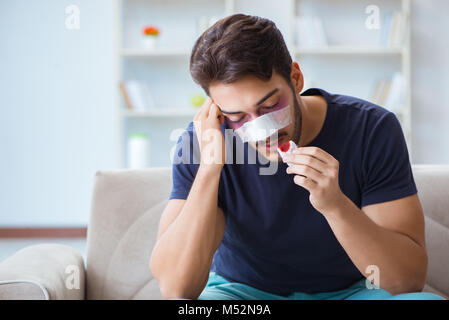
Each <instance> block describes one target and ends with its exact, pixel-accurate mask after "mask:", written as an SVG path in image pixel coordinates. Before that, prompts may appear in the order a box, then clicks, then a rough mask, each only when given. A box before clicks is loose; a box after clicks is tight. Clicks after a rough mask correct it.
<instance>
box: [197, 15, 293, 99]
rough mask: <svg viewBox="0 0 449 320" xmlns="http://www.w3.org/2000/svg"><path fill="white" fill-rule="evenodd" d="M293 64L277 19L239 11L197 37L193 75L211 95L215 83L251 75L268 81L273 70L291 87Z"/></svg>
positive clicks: (228, 81)
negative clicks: (211, 85) (277, 24)
mask: <svg viewBox="0 0 449 320" xmlns="http://www.w3.org/2000/svg"><path fill="white" fill-rule="evenodd" d="M291 64H292V58H291V56H290V53H289V52H288V49H287V46H286V44H285V41H284V38H283V36H282V34H281V32H280V31H279V29H278V28H277V27H276V25H275V24H274V22H273V21H271V20H268V19H264V18H261V17H257V16H250V15H245V14H240V13H238V14H234V15H231V16H228V17H225V18H223V19H221V20H219V21H217V22H216V23H215V24H214V25H213V26H211V27H210V28H208V29H207V30H206V31H204V33H203V34H202V35H201V36H200V37H199V38H198V39H197V41H196V42H195V45H194V46H193V49H192V55H191V56H190V74H191V75H192V78H193V80H194V81H195V82H196V83H197V84H199V85H200V86H201V87H202V88H203V89H204V91H205V92H206V93H207V95H209V85H210V84H211V83H212V82H215V81H217V82H223V83H232V82H234V81H237V80H239V79H241V78H243V77H244V76H247V75H252V76H256V77H258V78H260V79H262V80H266V81H268V80H269V79H270V78H271V76H272V72H273V70H274V71H276V72H277V73H278V74H280V75H281V76H282V77H283V78H284V79H285V80H286V81H287V83H288V84H289V85H290V86H291V80H290V72H291Z"/></svg>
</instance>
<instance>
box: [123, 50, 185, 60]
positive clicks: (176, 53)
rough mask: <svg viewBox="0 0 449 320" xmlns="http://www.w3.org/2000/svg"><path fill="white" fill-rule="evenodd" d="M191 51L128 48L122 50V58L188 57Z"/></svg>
mask: <svg viewBox="0 0 449 320" xmlns="http://www.w3.org/2000/svg"><path fill="white" fill-rule="evenodd" d="M190 51H191V50H190V49H154V50H148V49H140V48H134V49H133V48H126V49H120V55H121V56H122V57H183V58H185V57H188V56H189V55H190Z"/></svg>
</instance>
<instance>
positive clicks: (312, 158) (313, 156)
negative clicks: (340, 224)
mask: <svg viewBox="0 0 449 320" xmlns="http://www.w3.org/2000/svg"><path fill="white" fill-rule="evenodd" d="M284 162H288V163H289V164H290V167H288V168H287V173H289V174H294V175H295V176H294V178H293V181H294V182H295V183H296V184H297V185H299V186H301V187H303V188H305V189H307V190H308V191H309V192H310V196H309V199H310V203H311V204H312V205H313V207H314V208H315V209H316V210H318V211H319V212H321V213H322V214H323V215H326V214H327V213H330V212H333V211H334V210H335V209H337V208H339V207H340V205H341V204H343V203H344V201H345V200H346V199H347V198H346V196H345V195H344V194H343V192H342V191H341V189H340V185H339V183H338V171H339V163H338V161H337V159H335V158H334V157H333V156H331V155H330V154H329V153H327V152H325V151H324V150H322V149H320V148H318V147H300V148H297V149H295V150H293V153H292V154H289V155H287V156H286V157H284Z"/></svg>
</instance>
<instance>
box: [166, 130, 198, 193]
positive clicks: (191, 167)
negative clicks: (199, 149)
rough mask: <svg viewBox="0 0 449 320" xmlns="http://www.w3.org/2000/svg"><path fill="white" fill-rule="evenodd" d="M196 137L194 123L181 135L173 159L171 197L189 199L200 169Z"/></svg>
mask: <svg viewBox="0 0 449 320" xmlns="http://www.w3.org/2000/svg"><path fill="white" fill-rule="evenodd" d="M194 138H195V136H194V134H193V128H192V123H191V124H190V125H189V126H188V127H187V129H186V130H185V131H184V132H183V133H182V134H181V135H180V136H179V139H178V142H177V143H176V146H175V150H174V154H173V159H172V182H173V184H172V190H171V193H170V196H169V199H187V196H188V195H189V192H190V188H191V187H192V184H193V181H194V180H195V176H196V172H197V171H198V167H199V164H198V161H196V160H197V159H196V157H194V149H193V147H194V145H195V143H194V142H195V141H194V140H193V139H194ZM194 160H195V161H194Z"/></svg>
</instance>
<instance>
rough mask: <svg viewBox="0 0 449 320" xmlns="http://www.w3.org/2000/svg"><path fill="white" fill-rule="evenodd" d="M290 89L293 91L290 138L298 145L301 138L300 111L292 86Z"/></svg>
mask: <svg viewBox="0 0 449 320" xmlns="http://www.w3.org/2000/svg"><path fill="white" fill-rule="evenodd" d="M292 91H293V106H294V108H293V111H294V114H293V117H294V119H293V136H292V138H291V139H290V140H292V141H293V142H294V143H296V145H297V146H298V147H299V140H300V139H301V129H302V112H301V107H300V105H299V102H298V99H297V98H296V94H295V91H294V90H293V88H292Z"/></svg>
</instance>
